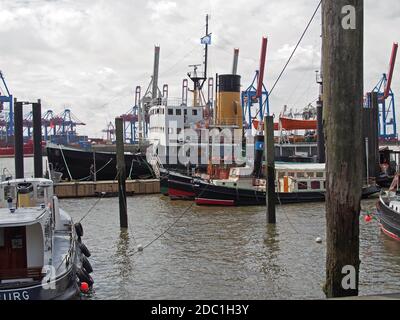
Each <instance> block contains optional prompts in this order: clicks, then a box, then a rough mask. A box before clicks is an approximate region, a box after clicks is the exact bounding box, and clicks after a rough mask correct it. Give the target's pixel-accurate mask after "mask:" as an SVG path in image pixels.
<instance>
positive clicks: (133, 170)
mask: <svg viewBox="0 0 400 320" xmlns="http://www.w3.org/2000/svg"><path fill="white" fill-rule="evenodd" d="M47 157H48V160H49V164H50V166H51V168H52V169H53V170H55V171H58V172H61V173H62V179H67V180H80V181H90V180H94V174H93V170H94V166H93V164H94V160H95V168H96V180H97V181H104V180H115V179H116V177H117V169H116V166H117V162H116V153H113V152H95V153H93V152H87V151H83V150H77V149H71V148H62V147H61V148H60V147H47ZM125 168H126V174H127V177H130V178H131V179H147V178H154V172H153V169H152V168H151V166H150V165H149V163H148V162H147V160H146V157H145V155H142V154H125Z"/></svg>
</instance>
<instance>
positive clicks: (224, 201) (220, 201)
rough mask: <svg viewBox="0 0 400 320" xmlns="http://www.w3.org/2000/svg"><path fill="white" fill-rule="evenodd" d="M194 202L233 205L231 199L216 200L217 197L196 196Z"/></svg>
mask: <svg viewBox="0 0 400 320" xmlns="http://www.w3.org/2000/svg"><path fill="white" fill-rule="evenodd" d="M196 204H199V205H209V206H234V205H235V201H233V200H218V199H205V198H196Z"/></svg>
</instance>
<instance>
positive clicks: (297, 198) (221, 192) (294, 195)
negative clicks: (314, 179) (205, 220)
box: [194, 180, 380, 206]
mask: <svg viewBox="0 0 400 320" xmlns="http://www.w3.org/2000/svg"><path fill="white" fill-rule="evenodd" d="M194 191H195V201H196V204H198V205H211V206H258V205H265V202H266V196H265V192H263V191H256V190H251V189H238V188H232V187H225V186H216V185H214V184H211V183H208V182H205V181H201V180H196V181H195V183H194ZM379 191H380V189H379V188H377V187H376V186H372V187H366V188H363V193H362V196H363V198H368V197H369V196H371V195H373V194H376V193H378V192H379ZM275 201H276V204H290V203H306V202H320V201H325V193H323V192H310V191H309V192H291V193H283V192H280V193H277V198H276V200H275Z"/></svg>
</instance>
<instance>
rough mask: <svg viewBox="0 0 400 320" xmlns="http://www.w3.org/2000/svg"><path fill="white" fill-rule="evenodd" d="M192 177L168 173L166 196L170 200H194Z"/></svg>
mask: <svg viewBox="0 0 400 320" xmlns="http://www.w3.org/2000/svg"><path fill="white" fill-rule="evenodd" d="M193 181H194V180H193V177H191V176H188V175H184V174H181V173H178V172H173V171H170V172H169V174H168V195H169V197H170V199H171V200H194V198H195V196H196V194H195V191H194V184H193Z"/></svg>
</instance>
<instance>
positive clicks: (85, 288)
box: [81, 282, 89, 293]
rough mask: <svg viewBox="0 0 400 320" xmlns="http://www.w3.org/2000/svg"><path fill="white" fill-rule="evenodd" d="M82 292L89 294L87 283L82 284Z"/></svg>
mask: <svg viewBox="0 0 400 320" xmlns="http://www.w3.org/2000/svg"><path fill="white" fill-rule="evenodd" d="M81 291H82V292H83V293H88V292H89V285H88V284H87V282H82V283H81Z"/></svg>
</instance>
